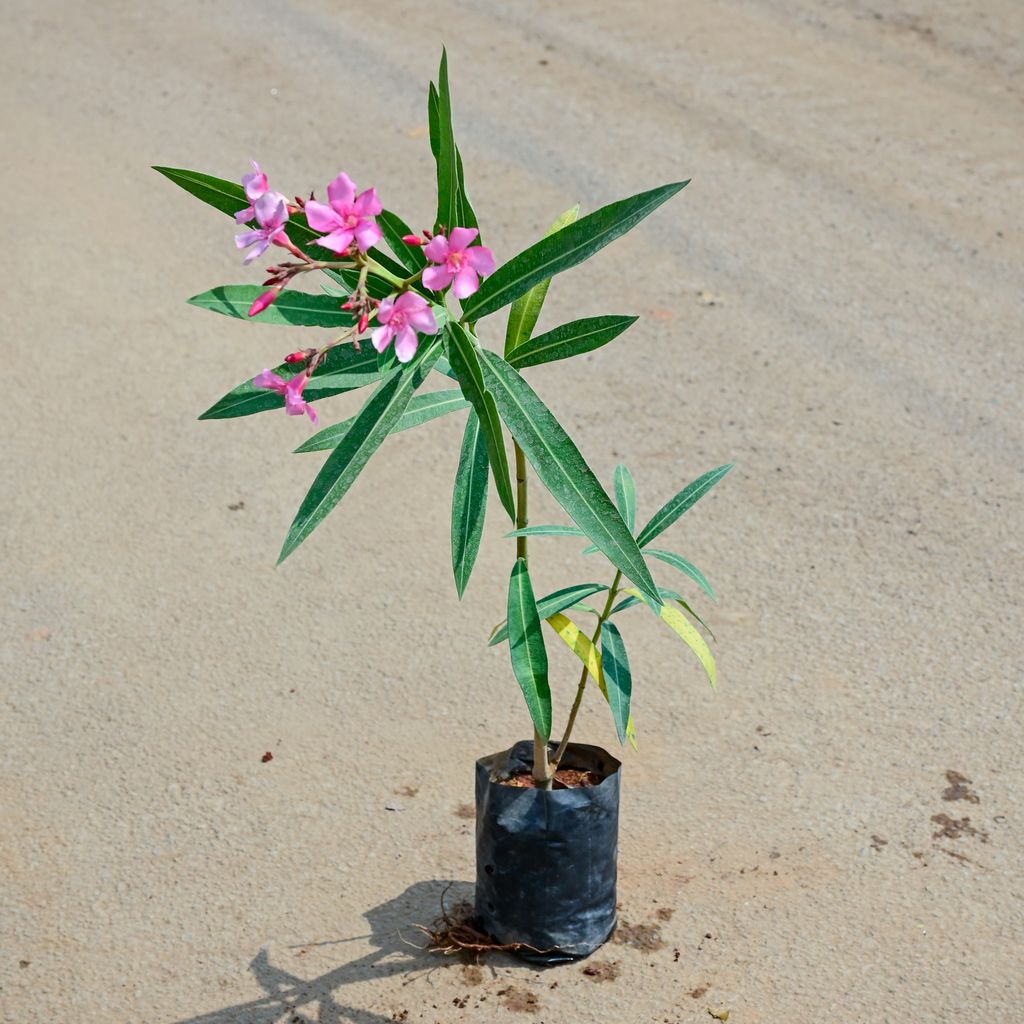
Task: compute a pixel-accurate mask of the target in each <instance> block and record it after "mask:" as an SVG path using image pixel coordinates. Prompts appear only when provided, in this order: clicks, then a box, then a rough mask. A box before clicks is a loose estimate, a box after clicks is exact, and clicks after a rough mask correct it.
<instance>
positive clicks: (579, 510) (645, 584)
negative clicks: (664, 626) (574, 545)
mask: <svg viewBox="0 0 1024 1024" xmlns="http://www.w3.org/2000/svg"><path fill="white" fill-rule="evenodd" d="M479 356H480V366H481V367H482V368H483V372H484V378H485V382H486V385H487V389H488V391H489V392H490V393H491V394H493V395H494V401H495V403H496V404H497V407H498V411H499V412H500V413H501V418H502V419H503V420H504V421H505V424H506V425H507V426H508V429H509V431H511V433H512V436H513V437H514V438H515V439H516V441H517V442H518V443H519V447H520V448H522V449H523V451H524V452H525V453H526V456H527V458H528V459H529V460H530V462H531V463H532V465H533V468H534V469H535V470H536V471H537V475H538V476H539V477H540V479H541V482H542V483H543V484H544V486H545V487H547V489H548V490H549V491H550V492H551V494H552V495H553V496H554V498H555V500H556V501H557V502H558V503H559V504H560V505H561V506H562V508H563V509H565V511H566V512H567V513H568V514H569V516H570V517H571V518H572V519H573V521H574V522H575V523H576V524H577V526H579V527H580V528H581V529H582V530H583V532H584V533H585V534H586V535H587V536H588V537H589V538H590V539H591V540H592V541H593V542H594V543H595V544H596V545H597V546H598V548H599V549H600V550H601V551H602V552H603V553H604V554H605V555H606V556H607V558H608V560H609V561H610V562H611V563H612V564H613V565H614V566H615V567H616V568H617V569H621V570H622V573H623V575H624V576H625V577H626V578H627V579H629V580H632V581H633V582H634V583H635V584H636V585H637V586H638V587H639V588H640V589H641V590H642V591H643V592H644V593H645V594H647V595H648V596H649V597H650V598H651V599H652V600H653V601H654V603H655V604H660V603H661V599H660V598H659V597H658V591H657V588H656V587H655V585H654V580H653V579H652V578H651V572H650V570H649V569H648V568H647V563H646V562H645V561H644V558H643V555H642V554H641V553H640V549H639V548H638V547H637V544H636V541H635V540H634V539H633V535H632V534H631V533H630V532H629V530H628V529H627V528H626V524H625V523H624V522H623V521H622V516H620V515H619V513H618V510H617V509H616V508H615V506H614V504H612V501H611V499H610V498H609V497H608V495H607V494H606V493H605V491H604V488H603V487H602V486H601V484H600V483H599V482H598V479H597V477H596V476H595V475H594V471H593V470H592V469H591V468H590V466H588V465H587V463H586V460H585V459H584V458H583V456H582V455H581V454H580V450H579V449H578V448H577V447H576V445H575V444H574V443H573V440H572V438H571V437H569V435H568V434H567V433H566V432H565V430H564V429H563V427H562V425H561V424H560V423H559V422H558V420H556V419H555V417H554V415H553V414H552V412H551V410H550V409H548V407H547V406H546V405H545V404H544V403H543V402H542V401H541V400H540V398H539V397H538V395H537V393H536V392H535V391H534V390H533V388H531V387H530V385H529V384H527V383H526V381H525V380H523V378H522V377H521V376H520V375H519V374H518V373H517V372H516V371H515V370H514V369H513V368H512V367H511V366H509V364H508V363H506V362H505V360H504V359H502V358H501V356H499V355H498V354H497V353H495V352H490V351H488V350H487V349H480V350H479Z"/></svg>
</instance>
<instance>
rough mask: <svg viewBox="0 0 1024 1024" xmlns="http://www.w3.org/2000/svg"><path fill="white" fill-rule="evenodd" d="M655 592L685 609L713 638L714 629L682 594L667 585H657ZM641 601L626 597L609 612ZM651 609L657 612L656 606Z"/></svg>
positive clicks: (616, 611)
mask: <svg viewBox="0 0 1024 1024" xmlns="http://www.w3.org/2000/svg"><path fill="white" fill-rule="evenodd" d="M657 592H658V593H659V594H660V595H662V600H663V601H675V602H676V603H677V604H678V605H679V606H680V607H682V608H684V609H685V610H686V613H687V614H688V615H689V616H690V618H692V620H693V621H694V622H695V623H697V624H698V625H699V626H701V627H703V630H705V632H706V633H707V634H708V636H710V637H711V638H712V640H715V632H714V630H712V628H711V627H710V626H709V625H708V624H707V623H706V622H705V621H703V620H702V618H701V617H700V616H699V615H698V614H697V613H696V612H695V611H694V610H693V608H692V607H690V605H689V604H688V603H687V602H686V599H685V598H684V597H683V595H682V594H680V593H679V592H678V591H675V590H669V588H668V587H658V588H657ZM643 603H644V602H643V601H641V600H640V599H639V598H638V597H628V598H626V600H625V601H620V602H618V604H616V605H615V606H614V607H613V608H612V609H611V614H612V615H617V614H618V612H620V611H625V610H626V609H627V608H632V607H634V606H635V605H637V604H643ZM651 610H652V611H653V612H654V614H655V615H656V614H657V609H656V608H652V609H651Z"/></svg>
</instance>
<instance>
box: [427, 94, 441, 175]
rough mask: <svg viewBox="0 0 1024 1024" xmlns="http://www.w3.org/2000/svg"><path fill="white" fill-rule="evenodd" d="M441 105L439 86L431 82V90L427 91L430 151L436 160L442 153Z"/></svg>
mask: <svg viewBox="0 0 1024 1024" xmlns="http://www.w3.org/2000/svg"><path fill="white" fill-rule="evenodd" d="M440 105H441V99H440V97H439V96H438V95H437V86H436V85H434V83H433V82H431V83H430V91H429V92H428V93H427V125H428V126H429V128H430V152H431V153H433V154H434V159H435V160H437V158H438V157H439V156H440V154H441V115H440V113H438V107H439V106H440Z"/></svg>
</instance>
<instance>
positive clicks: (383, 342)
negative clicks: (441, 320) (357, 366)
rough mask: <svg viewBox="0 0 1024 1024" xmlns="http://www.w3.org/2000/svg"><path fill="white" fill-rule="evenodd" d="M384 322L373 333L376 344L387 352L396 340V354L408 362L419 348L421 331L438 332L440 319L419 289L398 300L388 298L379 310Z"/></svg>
mask: <svg viewBox="0 0 1024 1024" xmlns="http://www.w3.org/2000/svg"><path fill="white" fill-rule="evenodd" d="M377 320H378V321H379V323H380V325H381V326H380V327H378V328H377V329H376V330H375V331H374V332H373V334H372V335H370V337H371V339H372V340H373V347H374V348H375V349H376V350H377V351H378V352H383V351H384V350H385V349H386V348H387V347H388V345H390V344H391V339H392V338H394V339H395V355H396V356H398V361H399V362H400V363H408V362H409V361H410V360H411V359H412V357H413V356H414V355H416V349H417V348H419V344H420V339H419V336H418V335H417V333H416V332H417V331H419V332H420V334H437V321H436V320H435V319H434V311H433V310H432V309H431V308H430V305H429V304H428V302H427V300H426V299H425V298H423V296H422V295H417V294H416V293H415V292H403V293H402V294H401V295H399V296H398V298H397V299H391V298H390V297H389V298H386V299H385V300H384V301H383V302H382V303H381V304H380V309H378V310H377Z"/></svg>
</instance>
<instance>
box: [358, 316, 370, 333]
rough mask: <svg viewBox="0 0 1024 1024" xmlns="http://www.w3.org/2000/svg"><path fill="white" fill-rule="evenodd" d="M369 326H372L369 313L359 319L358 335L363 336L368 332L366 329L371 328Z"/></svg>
mask: <svg viewBox="0 0 1024 1024" xmlns="http://www.w3.org/2000/svg"><path fill="white" fill-rule="evenodd" d="M369 326H370V314H369V313H364V314H363V315H362V316H361V317H360V318H359V329H358V332H357V333H359V334H362V333H363V332H364V331H365V330H366V328H367V327H369Z"/></svg>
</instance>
